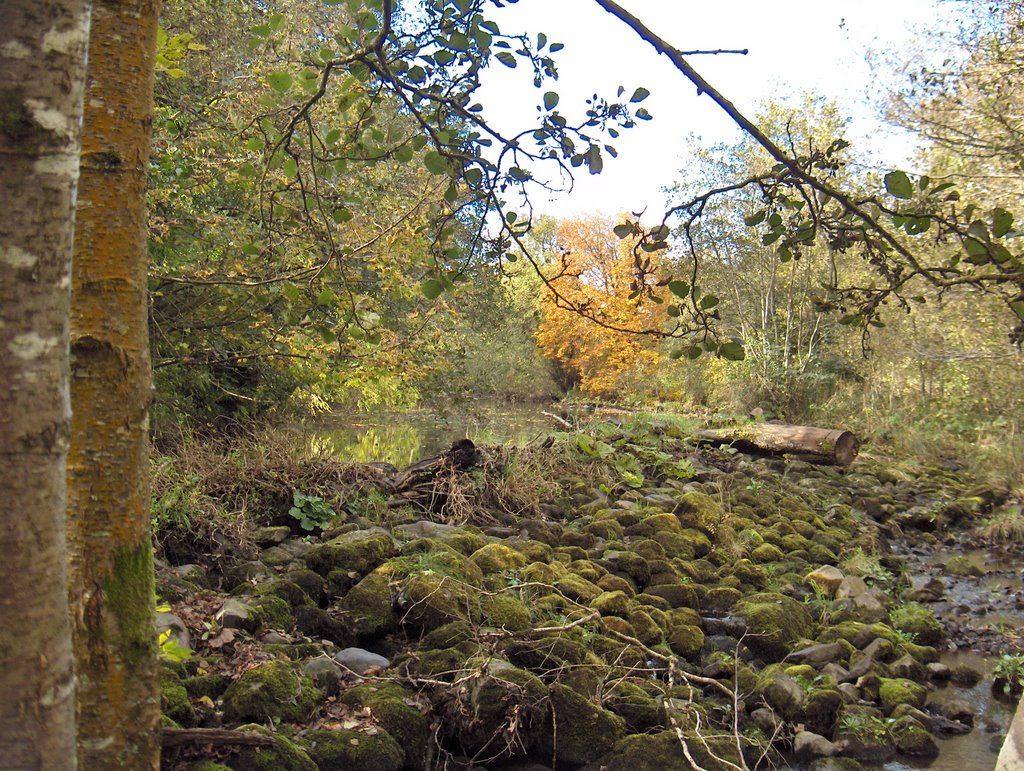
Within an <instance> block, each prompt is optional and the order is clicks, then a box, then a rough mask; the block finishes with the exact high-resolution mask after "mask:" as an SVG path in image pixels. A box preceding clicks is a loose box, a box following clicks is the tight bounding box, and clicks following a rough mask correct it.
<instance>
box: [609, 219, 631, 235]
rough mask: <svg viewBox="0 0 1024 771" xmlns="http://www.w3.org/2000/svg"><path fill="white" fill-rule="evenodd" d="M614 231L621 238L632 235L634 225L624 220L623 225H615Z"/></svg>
mask: <svg viewBox="0 0 1024 771" xmlns="http://www.w3.org/2000/svg"><path fill="white" fill-rule="evenodd" d="M612 232H613V233H614V234H615V235H616V236H618V237H619V238H627V237H629V236H631V235H632V234H633V232H634V231H633V226H632V225H631V224H630V223H628V222H624V223H622V224H621V225H616V226H615V227H613V228H612Z"/></svg>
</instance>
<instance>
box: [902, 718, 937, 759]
mask: <svg viewBox="0 0 1024 771" xmlns="http://www.w3.org/2000/svg"><path fill="white" fill-rule="evenodd" d="M890 732H891V733H892V735H893V736H895V737H896V749H897V750H899V752H900V754H901V755H906V756H907V757H911V758H935V757H938V755H939V745H938V743H937V742H936V741H935V737H933V736H932V735H931V734H930V733H928V730H927V729H926V728H925V727H924V726H923V725H921V724H920V723H919V722H918V721H916V720H915V719H914V718H912V717H910V716H909V715H908V716H904V717H900V718H897V719H896V720H895V721H894V722H893V724H892V726H891V728H890Z"/></svg>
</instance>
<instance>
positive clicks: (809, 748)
mask: <svg viewBox="0 0 1024 771" xmlns="http://www.w3.org/2000/svg"><path fill="white" fill-rule="evenodd" d="M839 751H840V748H839V746H838V745H837V744H835V743H834V742H831V741H829V740H828V739H826V738H825V737H824V736H821V735H820V734H816V733H812V732H811V731H800V732H799V733H798V734H796V736H794V737H793V754H794V755H795V756H796V758H797V760H803V761H807V760H813V759H814V758H831V757H832V756H833V755H837V754H839Z"/></svg>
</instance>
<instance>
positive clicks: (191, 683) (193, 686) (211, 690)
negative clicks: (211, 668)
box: [182, 674, 231, 701]
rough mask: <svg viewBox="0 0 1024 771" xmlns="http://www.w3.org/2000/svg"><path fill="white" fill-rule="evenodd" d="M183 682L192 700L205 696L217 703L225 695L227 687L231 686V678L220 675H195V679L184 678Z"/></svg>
mask: <svg viewBox="0 0 1024 771" xmlns="http://www.w3.org/2000/svg"><path fill="white" fill-rule="evenodd" d="M182 682H183V684H184V685H185V690H186V691H188V695H189V696H190V697H191V698H193V699H198V698H201V697H203V696H205V697H207V698H208V699H212V700H214V701H216V700H217V699H219V698H220V697H221V696H222V695H223V694H224V691H226V690H227V687H228V686H229V685H231V678H230V677H228V676H227V675H219V674H217V675H195V676H194V677H186V678H184V680H183V681H182Z"/></svg>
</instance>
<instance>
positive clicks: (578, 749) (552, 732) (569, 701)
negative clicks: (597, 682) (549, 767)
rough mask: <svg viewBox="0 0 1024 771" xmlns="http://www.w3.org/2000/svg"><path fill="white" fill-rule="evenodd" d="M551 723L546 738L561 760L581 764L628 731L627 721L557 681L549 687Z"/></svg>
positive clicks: (605, 748) (610, 746)
mask: <svg viewBox="0 0 1024 771" xmlns="http://www.w3.org/2000/svg"><path fill="white" fill-rule="evenodd" d="M548 693H549V697H550V702H551V712H552V721H553V722H552V723H551V724H550V725H548V726H546V729H547V731H546V739H547V741H548V743H549V744H551V745H553V751H554V755H555V757H556V758H557V759H558V761H559V763H566V764H568V765H582V764H584V763H589V762H591V761H594V760H597V759H598V758H600V757H601V756H602V755H604V754H605V753H607V752H608V751H609V750H611V749H612V747H613V746H614V745H615V743H616V742H617V741H619V739H621V738H622V737H623V736H625V734H626V722H625V721H624V720H623V719H622V718H621V717H619V716H618V715H616V714H614V713H612V712H609V711H608V710H606V709H602V708H601V707H598V706H597V705H595V704H593V703H591V702H590V701H588V700H587V699H585V698H584V697H583V696H581V695H580V694H578V693H576V691H574V690H572V689H571V688H568V687H566V686H564V685H559V684H558V683H555V684H553V685H551V686H550V687H549V689H548Z"/></svg>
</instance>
